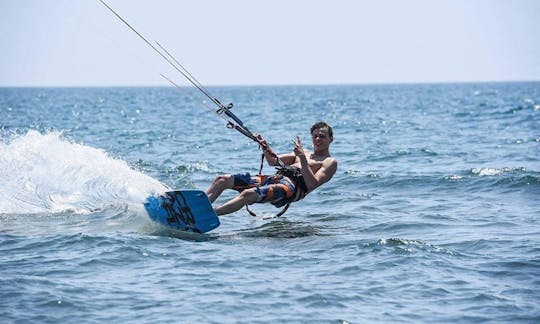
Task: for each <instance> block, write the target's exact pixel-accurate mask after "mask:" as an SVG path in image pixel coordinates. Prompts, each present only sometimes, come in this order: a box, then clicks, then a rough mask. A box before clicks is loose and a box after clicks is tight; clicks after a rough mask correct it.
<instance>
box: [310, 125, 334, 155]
mask: <svg viewBox="0 0 540 324" xmlns="http://www.w3.org/2000/svg"><path fill="white" fill-rule="evenodd" d="M311 138H312V139H313V149H314V150H315V151H317V150H324V149H326V148H328V146H329V145H330V143H332V140H333V139H332V138H330V135H328V129H327V128H326V127H321V128H316V129H315V130H314V131H313V133H311Z"/></svg>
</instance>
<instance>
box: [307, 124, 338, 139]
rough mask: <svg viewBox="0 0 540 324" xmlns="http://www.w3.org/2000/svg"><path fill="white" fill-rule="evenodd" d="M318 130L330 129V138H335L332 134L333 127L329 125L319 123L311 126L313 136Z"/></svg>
mask: <svg viewBox="0 0 540 324" xmlns="http://www.w3.org/2000/svg"><path fill="white" fill-rule="evenodd" d="M318 128H326V129H328V135H329V136H330V138H334V133H333V132H332V126H330V125H328V124H327V123H325V122H317V123H315V124H313V126H311V134H313V132H314V131H315V130H316V129H318Z"/></svg>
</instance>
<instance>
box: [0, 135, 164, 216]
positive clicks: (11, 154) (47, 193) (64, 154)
mask: <svg viewBox="0 0 540 324" xmlns="http://www.w3.org/2000/svg"><path fill="white" fill-rule="evenodd" d="M0 182H2V186H1V187H0V214H38V213H61V212H70V213H91V212H95V211H97V210H100V209H102V208H106V207H107V206H111V205H118V204H119V202H120V204H122V203H124V204H125V203H135V202H141V203H142V202H144V200H145V198H146V197H147V196H148V195H150V194H154V193H158V192H163V191H165V190H167V187H166V186H165V185H163V184H162V183H160V182H159V181H157V180H155V179H153V178H151V177H149V176H147V175H145V174H143V173H141V172H139V171H136V170H134V169H133V168H131V167H130V166H129V165H128V163H126V162H125V161H122V160H120V159H116V158H113V157H111V156H110V155H109V154H108V153H107V152H105V151H103V150H101V149H97V148H93V147H89V146H85V145H83V144H77V143H74V142H72V141H69V140H66V139H64V138H62V134H61V133H60V132H49V133H45V134H42V133H39V132H37V131H33V130H30V131H28V132H27V133H26V134H20V135H14V136H13V137H11V138H3V139H2V142H0Z"/></svg>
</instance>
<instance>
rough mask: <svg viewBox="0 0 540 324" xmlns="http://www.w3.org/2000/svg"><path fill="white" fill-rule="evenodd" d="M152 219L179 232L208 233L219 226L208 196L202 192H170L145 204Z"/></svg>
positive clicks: (148, 200)
mask: <svg viewBox="0 0 540 324" xmlns="http://www.w3.org/2000/svg"><path fill="white" fill-rule="evenodd" d="M144 208H145V209H146V211H147V212H148V215H149V216H150V219H152V220H153V221H154V222H157V223H160V224H162V225H165V226H168V227H172V228H174V229H177V230H181V231H187V232H195V233H206V232H209V231H211V230H213V229H215V228H217V227H218V226H219V218H218V216H217V215H216V212H215V211H214V209H213V208H212V204H211V203H210V200H208V196H206V194H205V193H204V192H203V191H200V190H177V191H168V192H165V193H164V194H162V195H160V196H150V197H148V198H147V199H146V202H145V203H144Z"/></svg>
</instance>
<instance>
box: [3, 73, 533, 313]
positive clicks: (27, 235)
mask: <svg viewBox="0 0 540 324" xmlns="http://www.w3.org/2000/svg"><path fill="white" fill-rule="evenodd" d="M210 90H211V91H212V93H213V94H214V95H215V96H216V97H218V98H220V99H221V100H222V102H229V101H233V102H234V103H235V108H233V111H235V112H236V114H237V115H238V116H240V117H241V118H242V119H243V120H244V122H245V123H246V124H247V126H248V127H250V128H251V129H252V131H257V132H260V133H262V134H263V135H265V136H266V137H267V138H268V139H269V140H270V142H271V144H272V146H273V148H274V149H275V150H276V151H278V152H288V151H291V150H292V143H291V138H293V137H294V136H296V135H299V136H300V137H301V139H302V140H303V142H304V145H305V146H306V147H310V146H311V145H310V137H309V133H308V129H309V127H310V126H311V124H312V123H314V122H316V121H319V120H324V121H327V122H328V123H330V124H331V125H333V126H334V142H333V144H332V147H331V153H332V155H333V156H334V157H336V158H337V159H338V161H339V169H338V172H337V174H336V175H335V176H334V178H333V179H332V180H331V181H330V182H329V183H327V184H325V185H324V186H323V187H321V188H319V189H317V190H316V191H315V192H313V193H312V194H310V195H309V196H308V197H306V199H305V200H303V201H302V202H299V203H296V204H293V205H292V206H291V208H290V209H289V211H288V212H287V213H286V215H285V216H284V217H282V218H279V219H275V220H262V219H260V218H253V217H251V216H248V215H247V214H246V213H245V212H244V211H240V212H237V213H235V214H233V215H229V216H225V217H222V218H221V222H222V225H221V226H220V227H219V228H218V229H216V230H214V231H212V232H211V233H210V235H208V236H203V237H197V238H193V237H185V236H183V235H181V234H180V233H176V232H171V231H168V230H165V229H163V228H161V227H159V226H157V225H156V224H153V223H152V222H151V221H150V220H149V219H148V217H147V216H146V215H145V212H144V209H143V208H142V205H141V203H142V202H143V201H144V198H145V197H146V196H147V195H149V194H152V193H156V192H162V191H164V190H167V188H177V189H178V188H198V189H206V187H207V186H208V185H209V183H210V182H211V181H212V179H213V178H214V176H216V175H217V174H220V173H230V172H238V171H250V172H257V170H258V164H259V158H260V156H259V154H260V151H258V150H257V147H256V145H254V144H253V143H250V141H249V140H248V139H246V138H244V137H243V136H241V135H240V134H239V133H237V132H235V131H233V130H228V129H227V128H226V127H225V125H224V121H223V120H222V119H220V118H219V117H217V116H216V115H214V114H212V112H210V111H209V110H208V109H207V108H205V106H203V105H201V104H200V103H199V102H198V101H196V100H194V99H193V98H191V97H190V95H188V93H187V92H185V91H184V92H180V91H178V89H173V88H25V89H18V88H3V89H0V138H1V140H0V183H1V185H0V288H1V289H0V319H1V321H2V322H45V323H47V322H49V323H57V322H77V323H80V322H121V321H128V322H184V323H191V322H203V323H236V322H240V323H246V322H250V323H251V322H264V323H275V322H287V323H290V322H293V323H294V322H298V323H310V322H322V323H325V322H326V323H345V322H350V323H365V322H381V323H389V322H411V323H418V322H429V323H431V322H446V323H448V322H467V323H469V322H473V323H474V322H485V321H488V322H531V323H532V322H535V323H538V322H540V303H539V302H538V301H539V300H540V203H539V201H540V200H539V197H540V83H538V82H536V83H482V84H473V83H471V84H426V85H362V86H297V87H295V86H283V87H219V88H218V87H216V88H210ZM194 95H195V96H196V94H195V93H194ZM265 171H266V172H272V168H270V167H266V168H265ZM233 195H234V193H233V192H228V193H226V194H224V195H223V197H222V198H220V200H218V202H223V201H225V199H228V198H231V197H233ZM254 209H255V211H257V212H259V213H262V214H271V213H273V212H275V210H274V209H273V208H272V207H270V206H259V205H258V206H254Z"/></svg>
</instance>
